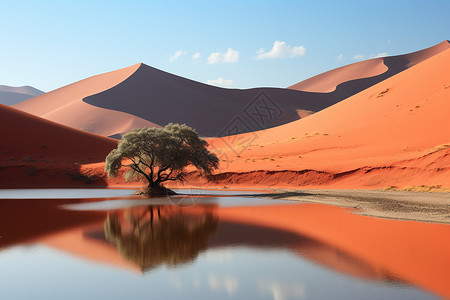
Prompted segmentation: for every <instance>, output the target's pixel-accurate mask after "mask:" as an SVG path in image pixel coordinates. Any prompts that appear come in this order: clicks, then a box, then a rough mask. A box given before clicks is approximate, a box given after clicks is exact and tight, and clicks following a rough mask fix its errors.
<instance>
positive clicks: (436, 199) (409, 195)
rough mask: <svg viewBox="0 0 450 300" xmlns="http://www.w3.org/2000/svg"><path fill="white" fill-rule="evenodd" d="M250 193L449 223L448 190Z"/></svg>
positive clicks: (390, 216) (376, 214)
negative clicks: (439, 191) (442, 191)
mask: <svg viewBox="0 0 450 300" xmlns="http://www.w3.org/2000/svg"><path fill="white" fill-rule="evenodd" d="M270 191H272V192H273V193H268V194H262V195H253V197H263V198H266V199H274V200H290V201H298V202H303V203H318V204H326V205H333V206H339V207H345V208H349V209H351V210H350V211H351V212H352V213H355V214H359V215H364V216H371V217H377V218H384V219H396V220H405V221H418V222H432V223H441V224H450V194H449V193H445V192H444V193H436V192H412V191H398V190H396V191H390V190H337V189H304V190H301V189H272V190H270Z"/></svg>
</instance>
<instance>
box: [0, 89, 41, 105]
mask: <svg viewBox="0 0 450 300" xmlns="http://www.w3.org/2000/svg"><path fill="white" fill-rule="evenodd" d="M43 93H44V92H43V91H40V90H38V89H36V88H34V87H31V86H19V87H14V86H7V85H0V103H1V104H5V105H14V104H16V103H19V102H22V101H25V100H27V99H30V98H33V97H36V96H39V95H42V94H43Z"/></svg>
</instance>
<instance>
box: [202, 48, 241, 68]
mask: <svg viewBox="0 0 450 300" xmlns="http://www.w3.org/2000/svg"><path fill="white" fill-rule="evenodd" d="M238 60H239V51H236V50H233V49H231V48H228V50H227V52H225V53H220V52H213V53H211V54H210V55H209V57H208V63H209V64H211V65H212V64H217V63H233V62H237V61H238Z"/></svg>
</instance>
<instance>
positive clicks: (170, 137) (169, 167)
mask: <svg viewBox="0 0 450 300" xmlns="http://www.w3.org/2000/svg"><path fill="white" fill-rule="evenodd" d="M207 146H208V143H207V142H206V141H205V140H203V139H201V138H200V137H199V136H198V134H197V133H196V132H195V130H193V129H192V128H191V127H189V126H187V125H185V124H183V125H180V124H172V123H170V124H169V125H167V126H166V127H164V128H140V129H133V130H132V131H130V132H128V133H126V134H125V135H124V136H123V137H122V139H121V140H120V142H119V144H118V146H117V148H116V149H113V150H112V151H111V152H110V153H109V154H108V156H107V157H106V161H105V171H106V173H107V175H108V176H109V177H117V175H118V174H119V170H120V169H121V168H122V167H126V168H128V170H127V171H126V172H125V173H124V177H125V179H126V180H127V181H131V180H138V179H145V180H147V181H148V189H147V192H148V193H149V194H158V193H161V192H162V191H165V188H164V187H163V185H162V184H163V182H165V181H175V180H183V178H184V176H185V174H186V172H185V168H186V167H187V166H189V165H193V166H194V167H195V168H197V169H198V170H199V171H200V172H201V174H202V175H207V174H211V173H212V171H213V170H214V169H217V168H218V166H219V159H218V158H217V156H216V155H215V154H214V153H211V152H210V151H209V150H208V149H207Z"/></svg>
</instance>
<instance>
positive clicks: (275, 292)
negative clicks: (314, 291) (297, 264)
mask: <svg viewBox="0 0 450 300" xmlns="http://www.w3.org/2000/svg"><path fill="white" fill-rule="evenodd" d="M258 285H259V290H260V291H261V292H263V293H264V294H266V293H269V294H271V295H272V298H273V299H274V300H287V299H304V298H305V288H304V286H303V285H298V284H280V283H279V282H260V283H259V284H258Z"/></svg>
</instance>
